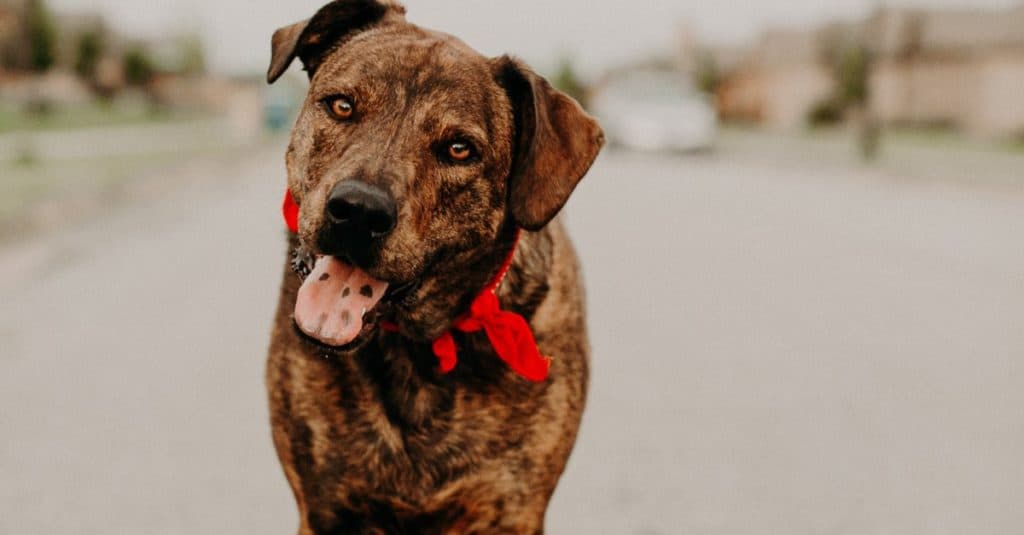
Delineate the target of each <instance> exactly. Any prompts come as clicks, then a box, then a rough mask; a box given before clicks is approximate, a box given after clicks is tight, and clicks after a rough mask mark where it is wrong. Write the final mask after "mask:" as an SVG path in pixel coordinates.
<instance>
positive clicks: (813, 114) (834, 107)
mask: <svg viewBox="0 0 1024 535" xmlns="http://www.w3.org/2000/svg"><path fill="white" fill-rule="evenodd" d="M843 115H844V114H843V105H842V104H841V103H840V102H839V101H838V100H836V99H835V98H826V99H824V100H822V101H820V102H818V103H817V104H815V105H814V107H813V108H811V111H810V112H809V113H808V117H807V122H809V123H810V124H811V126H834V125H836V124H839V123H840V122H842V120H843Z"/></svg>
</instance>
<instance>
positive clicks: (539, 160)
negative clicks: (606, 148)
mask: <svg viewBox="0 0 1024 535" xmlns="http://www.w3.org/2000/svg"><path fill="white" fill-rule="evenodd" d="M496 66H497V78H498V82H499V83H500V84H501V85H502V86H503V87H504V88H505V91H507V92H508V95H509V99H510V100H511V102H512V108H513V114H514V116H515V128H516V132H515V139H514V142H513V149H514V151H515V152H514V156H513V159H512V170H511V173H510V175H509V197H508V200H509V210H510V212H511V215H512V218H513V220H515V222H516V223H517V224H518V225H519V226H521V227H523V228H524V229H526V230H531V231H536V230H540V229H542V228H544V226H545V225H547V224H548V223H549V222H550V221H551V219H553V218H554V217H555V215H557V214H558V212H559V210H561V209H562V207H563V206H565V203H566V201H568V200H569V195H571V194H572V192H573V190H574V189H576V185H577V184H579V182H580V180H581V179H582V178H583V176H584V175H586V174H587V171H588V170H589V169H590V166H591V165H592V164H593V163H594V159H595V158H597V154H598V153H599V152H600V151H601V147H602V146H603V145H604V132H603V131H602V130H601V127H600V125H598V124H597V121H595V120H594V118H593V117H591V116H589V115H587V113H586V112H584V111H583V108H582V107H580V105H579V103H577V102H576V101H575V100H573V99H572V98H571V97H569V96H568V95H566V94H564V93H562V92H560V91H558V90H556V89H554V88H553V87H551V84H549V83H548V81H547V80H545V79H544V78H542V77H541V76H539V75H537V74H536V73H534V72H533V71H532V70H531V69H530V68H529V67H527V66H525V65H523V64H522V63H521V62H520V61H518V60H515V59H512V58H509V57H508V56H504V57H501V58H498V59H497V60H496Z"/></svg>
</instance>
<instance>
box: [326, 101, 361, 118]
mask: <svg viewBox="0 0 1024 535" xmlns="http://www.w3.org/2000/svg"><path fill="white" fill-rule="evenodd" d="M324 104H325V105H326V106H327V111H329V112H331V115H332V116H334V118H335V119H340V120H346V119H351V118H352V115H354V114H355V112H356V107H355V105H354V104H352V101H351V100H350V99H349V98H348V97H341V96H338V97H331V98H329V99H327V100H326V101H325V102H324Z"/></svg>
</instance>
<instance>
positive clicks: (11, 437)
mask: <svg viewBox="0 0 1024 535" xmlns="http://www.w3.org/2000/svg"><path fill="white" fill-rule="evenodd" d="M282 154H283V150H282V148H281V147H274V148H272V149H268V150H266V151H264V152H260V153H259V154H257V155H255V156H252V157H249V158H246V159H244V160H241V161H238V162H233V163H224V162H221V163H216V164H213V163H211V164H208V165H191V166H188V167H186V168H183V169H181V170H179V171H177V172H176V173H173V174H171V175H170V176H168V177H167V179H168V181H180V182H181V184H182V185H181V186H180V187H176V188H173V189H170V190H168V191H164V192H162V193H161V194H160V195H158V196H156V200H151V201H144V202H138V203H134V204H131V205H128V206H124V207H121V208H118V209H116V210H114V211H113V213H112V214H110V215H108V216H106V217H104V218H102V219H100V220H98V221H95V222H92V223H89V224H86V225H80V226H78V227H77V228H74V229H70V230H67V231H65V232H62V233H60V234H57V235H49V236H43V237H40V238H37V239H35V240H32V241H30V242H25V243H21V244H18V245H16V246H13V247H8V248H7V249H5V250H2V251H0V303H2V305H0V533H11V534H14V533H18V534H33V533H75V534H108V533H146V534H151V533H152V534H182V533H239V534H243V533H244V534H280V533H291V532H294V529H295V526H296V521H297V520H296V513H295V510H294V505H293V502H292V498H291V495H290V492H289V491H288V489H287V485H286V484H285V481H284V478H283V476H282V474H281V471H280V468H279V466H278V464H277V461H276V458H275V456H274V454H273V450H272V446H271V442H270V437H269V428H268V424H267V413H266V406H265V400H264V391H263V384H262V374H263V360H264V353H265V347H266V344H267V341H268V334H267V333H268V326H269V323H270V320H271V316H272V313H273V306H274V302H275V299H276V285H277V282H278V277H279V273H278V270H279V266H280V264H281V258H282V255H283V254H284V246H283V231H282V228H281V222H280V220H279V219H278V215H277V214H278V212H277V204H278V200H279V195H280V192H281V189H282V185H283V180H284V178H283V165H282V157H281V155H282ZM569 223H570V227H571V229H572V231H573V233H574V236H575V238H576V241H577V245H578V248H579V250H580V252H581V256H582V258H583V262H584V266H585V270H586V278H587V284H588V288H589V306H590V327H591V338H592V344H593V349H594V375H593V383H592V389H591V393H590V394H591V396H590V400H589V405H588V407H587V413H586V417H585V421H584V427H583V430H582V434H581V435H580V438H579V442H578V444H577V448H576V451H575V453H574V456H573V458H572V460H571V462H570V466H569V469H568V471H567V473H566V475H565V477H564V479H563V482H562V484H561V486H560V488H559V491H558V493H557V494H556V497H555V500H554V502H553V504H552V507H551V510H550V512H549V515H548V527H549V532H551V533H556V534H560V533H613V534H619V533H622V534H637V535H641V534H642V535H653V534H676V533H701V534H704V533H708V534H717V533H721V534H737V533H757V534H761V533H787V534H819V533H829V534H851V535H852V534H864V533H872V534H889V533H892V534H915V533H927V534H946V533H948V534H963V533H992V534H996V533H1020V532H1021V531H1024V507H1021V506H1020V504H1021V503H1024V462H1022V461H1024V457H1022V453H1021V452H1024V365H1022V360H1024V245H1022V243H1024V242H1022V235H1024V195H1022V194H1020V192H1019V191H1005V190H988V189H985V188H978V187H974V186H966V185H959V184H957V183H956V182H952V183H950V182H946V181H944V182H941V183H935V182H929V181H920V180H900V179H899V177H893V176H892V174H891V173H883V172H879V171H876V170H873V169H871V168H867V167H862V166H857V165H854V164H850V165H846V166H836V165H831V164H830V165H818V164H815V163H814V162H813V158H808V159H807V161H804V160H803V159H799V158H797V159H791V160H790V161H786V162H785V163H784V164H780V163H777V162H773V161H772V160H771V158H761V159H753V160H749V159H748V160H742V159H735V158H732V157H731V156H730V155H729V154H727V153H724V152H723V153H719V154H717V155H711V156H700V157H672V156H649V155H627V154H618V153H608V154H606V155H605V156H603V157H602V159H601V160H600V161H599V163H598V165H597V166H596V167H595V169H594V170H593V172H592V173H591V175H590V176H589V177H588V178H587V179H586V181H585V184H584V185H583V186H582V187H581V189H580V190H579V191H578V194H577V195H576V197H575V199H574V201H573V202H572V204H571V207H570V209H569ZM339 447H343V445H339Z"/></svg>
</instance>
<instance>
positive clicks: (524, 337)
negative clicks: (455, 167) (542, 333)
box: [283, 191, 551, 382]
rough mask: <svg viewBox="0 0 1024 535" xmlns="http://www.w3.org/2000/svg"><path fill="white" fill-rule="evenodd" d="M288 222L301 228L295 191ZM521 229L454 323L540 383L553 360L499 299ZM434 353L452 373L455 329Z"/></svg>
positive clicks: (287, 202) (287, 199) (388, 326)
mask: <svg viewBox="0 0 1024 535" xmlns="http://www.w3.org/2000/svg"><path fill="white" fill-rule="evenodd" d="M283 211H284V221H285V224H286V225H288V230H290V231H292V232H293V233H295V232H298V231H299V205H298V204H297V203H296V202H295V199H294V198H293V197H292V193H291V191H286V192H285V196H284V206H283ZM519 234H520V231H518V230H517V231H516V239H515V242H514V244H513V246H512V252H510V253H509V255H508V258H507V259H505V263H504V264H502V266H501V270H499V271H498V274H497V275H495V277H494V279H492V280H491V282H490V283H489V284H488V285H487V286H486V287H484V289H483V291H482V292H480V295H478V296H477V297H476V299H474V300H473V303H472V304H471V305H470V307H469V312H467V313H466V314H465V315H463V316H460V317H459V318H458V319H456V320H455V323H453V324H452V328H453V329H457V330H459V331H462V332H464V333H472V332H478V331H481V330H482V331H484V332H485V333H486V334H487V338H488V339H489V340H490V341H491V346H492V347H493V348H494V352H495V353H497V354H498V357H499V358H501V360H503V361H505V363H506V364H508V366H509V368H512V371H514V372H516V373H518V374H519V375H521V376H522V377H524V378H525V379H528V380H530V381H535V382H540V381H544V380H545V379H547V377H548V368H549V366H550V365H551V359H550V358H548V357H544V356H543V355H541V354H540V349H539V348H538V347H537V342H536V340H534V338H533V332H532V331H531V330H530V324H529V323H527V322H526V319H524V318H523V317H522V316H520V315H519V314H516V313H514V312H508V311H505V310H502V309H501V303H499V302H498V295H497V292H498V287H499V286H501V281H502V280H504V279H505V275H506V274H507V273H508V270H509V268H511V267H512V257H513V256H514V255H515V252H516V245H518V243H519ZM381 327H382V328H383V329H384V330H385V331H389V332H398V326H397V325H395V324H392V323H387V322H385V323H382V324H381ZM433 349H434V355H436V356H437V359H438V361H439V362H440V368H441V372H442V373H448V372H450V371H452V370H454V369H455V365H456V364H457V363H458V351H457V349H456V346H455V338H454V337H453V336H452V333H451V331H447V332H445V333H444V334H442V335H441V337H440V338H438V339H437V340H434V344H433Z"/></svg>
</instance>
